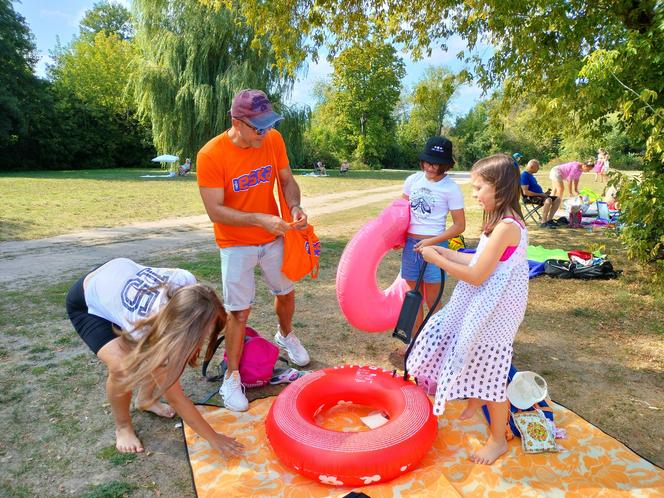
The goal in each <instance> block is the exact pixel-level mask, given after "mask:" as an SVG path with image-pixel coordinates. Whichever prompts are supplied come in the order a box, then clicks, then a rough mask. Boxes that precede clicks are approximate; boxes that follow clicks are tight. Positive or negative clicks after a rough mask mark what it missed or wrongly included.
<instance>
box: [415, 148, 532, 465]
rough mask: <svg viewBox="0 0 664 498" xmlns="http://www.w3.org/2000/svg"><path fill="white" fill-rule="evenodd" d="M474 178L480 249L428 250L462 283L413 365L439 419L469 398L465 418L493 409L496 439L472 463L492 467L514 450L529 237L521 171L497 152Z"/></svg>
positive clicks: (424, 335)
mask: <svg viewBox="0 0 664 498" xmlns="http://www.w3.org/2000/svg"><path fill="white" fill-rule="evenodd" d="M471 180H472V185H473V197H475V198H476V199H477V200H478V202H479V204H480V206H481V207H482V208H483V209H484V220H483V228H482V235H481V238H480V242H479V245H478V246H477V251H476V252H475V254H464V253H458V252H455V251H451V250H449V249H446V248H443V247H439V246H428V247H424V248H422V249H421V251H420V252H421V253H422V256H423V257H424V259H425V260H426V261H427V262H429V263H433V264H435V265H436V266H439V267H440V268H442V269H443V270H445V272H447V273H448V274H449V275H451V276H453V277H455V278H457V279H458V280H459V283H458V284H457V286H456V288H455V289H454V292H453V294H452V297H451V298H450V301H449V303H448V304H447V305H446V306H445V307H444V308H443V309H442V310H441V311H439V312H438V313H437V314H436V315H434V316H433V317H432V319H431V320H430V321H429V322H428V323H427V325H426V326H425V328H424V330H423V331H422V332H421V333H420V335H419V336H418V337H417V339H416V342H415V344H414V346H413V349H412V352H411V354H410V355H409V357H408V365H407V366H408V371H409V372H411V373H412V374H413V375H415V376H416V377H418V379H419V380H420V382H421V383H423V384H424V385H425V388H427V389H431V388H432V387H434V384H435V392H436V399H435V402H434V413H435V414H436V415H441V414H442V413H443V412H444V410H445V402H446V401H448V400H452V399H461V398H468V406H467V407H466V409H465V410H464V411H463V413H462V414H461V418H464V419H465V418H470V417H471V416H473V414H474V413H475V412H476V410H477V409H478V408H480V407H481V406H482V405H484V404H486V405H487V407H488V409H489V414H490V416H491V423H490V428H489V432H490V435H489V439H488V441H487V442H486V444H485V445H484V446H483V447H482V448H481V449H480V450H478V451H476V452H475V453H473V454H472V455H471V460H472V461H474V462H475V463H482V464H492V463H493V462H494V461H495V460H496V459H497V458H498V457H499V456H500V455H502V454H503V453H505V452H506V451H507V441H506V439H505V425H506V424H507V419H508V415H509V401H508V400H507V394H506V388H507V374H508V372H509V368H510V364H511V360H512V344H513V342H514V336H515V335H516V331H517V330H518V328H519V325H520V324H521V321H522V320H523V316H524V314H525V311H526V303H527V300H528V260H527V259H526V248H527V246H528V233H527V231H526V228H525V224H524V222H523V217H522V215H521V208H520V204H519V198H520V195H521V194H520V188H521V187H520V181H519V170H518V169H516V168H515V167H514V161H513V160H512V158H511V157H509V156H507V155H504V154H497V155H494V156H491V157H487V158H484V159H481V160H480V161H478V162H477V163H475V165H474V166H473V168H472V170H471Z"/></svg>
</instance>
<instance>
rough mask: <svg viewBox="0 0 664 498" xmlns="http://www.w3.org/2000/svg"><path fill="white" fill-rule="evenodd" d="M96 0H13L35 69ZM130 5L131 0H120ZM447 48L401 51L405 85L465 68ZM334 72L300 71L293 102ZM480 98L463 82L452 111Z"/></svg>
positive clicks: (40, 69) (42, 70)
mask: <svg viewBox="0 0 664 498" xmlns="http://www.w3.org/2000/svg"><path fill="white" fill-rule="evenodd" d="M95 3H96V0H60V1H54V0H22V2H19V1H16V0H14V1H13V5H14V9H15V10H16V11H18V12H19V13H20V14H21V15H23V17H25V19H26V22H27V23H28V25H29V26H30V30H31V31H32V33H33V35H34V37H35V43H36V45H37V51H38V54H39V56H40V57H41V58H40V61H39V63H38V64H37V68H36V72H37V74H38V75H40V76H45V74H46V64H47V63H48V62H49V60H50V59H49V51H51V50H53V48H54V47H55V45H56V41H57V39H58V37H59V39H60V42H61V43H62V44H63V45H65V44H67V43H69V42H70V41H71V40H72V38H73V37H74V36H76V35H77V34H78V23H79V22H80V20H81V19H82V18H83V15H84V14H85V12H86V11H87V10H89V9H91V8H92V6H93V5H94V4H95ZM119 3H122V4H123V5H125V6H126V7H127V8H130V0H119ZM447 44H448V50H447V51H443V50H441V49H440V48H435V49H434V50H433V52H432V54H431V56H430V57H427V58H425V59H422V60H420V61H417V62H415V61H413V60H411V59H410V58H408V57H407V55H406V54H402V57H403V58H404V62H405V63H406V77H405V78H404V80H403V84H404V86H406V87H407V88H412V87H413V86H414V85H415V83H417V81H418V80H419V79H420V78H421V77H422V75H423V73H424V70H425V69H426V68H427V67H428V66H431V65H436V66H438V65H445V66H447V67H449V68H450V69H451V70H453V71H458V70H460V69H462V67H463V66H462V64H461V63H460V62H459V61H458V60H457V59H456V54H457V53H458V52H459V51H460V50H463V49H464V48H465V44H464V43H463V41H462V40H461V39H459V38H456V37H455V38H452V39H450V40H448V43H447ZM331 72H332V67H331V65H330V63H329V62H328V61H327V60H325V59H324V58H321V60H320V61H319V62H318V63H316V64H313V63H310V64H309V65H308V70H307V71H306V73H305V74H303V75H300V76H299V77H298V80H297V81H296V83H295V86H294V88H293V93H292V96H291V101H292V102H293V103H300V104H308V105H313V104H314V99H313V95H312V94H311V90H312V88H313V86H314V84H315V83H316V81H318V80H321V79H324V78H326V77H327V76H329V75H330V74H331ZM480 98H481V90H480V89H479V88H478V87H477V86H476V85H465V86H463V87H462V88H461V89H460V90H459V91H458V93H457V95H456V96H455V97H454V100H453V102H452V103H451V105H450V111H451V113H452V115H454V116H457V115H464V114H466V113H467V112H468V110H470V108H471V107H472V106H473V105H474V104H475V103H476V102H477V101H478V100H479V99H480Z"/></svg>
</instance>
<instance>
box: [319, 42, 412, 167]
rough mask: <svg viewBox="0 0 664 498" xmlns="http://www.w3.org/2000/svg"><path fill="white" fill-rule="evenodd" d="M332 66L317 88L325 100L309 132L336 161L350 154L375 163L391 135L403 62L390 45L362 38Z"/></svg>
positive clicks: (342, 53)
mask: <svg viewBox="0 0 664 498" xmlns="http://www.w3.org/2000/svg"><path fill="white" fill-rule="evenodd" d="M332 65H333V67H334V72H333V74H332V81H331V83H330V84H329V85H328V86H326V87H325V88H324V89H322V91H321V94H322V95H321V97H322V98H323V102H322V105H321V106H319V107H318V108H317V110H316V112H315V113H314V119H313V124H312V132H311V133H310V136H311V137H312V138H313V137H316V138H315V139H314V140H316V141H317V142H318V144H319V146H322V148H327V149H328V150H331V151H333V152H334V153H335V154H336V155H337V156H338V157H337V159H339V160H343V159H347V158H350V157H352V158H353V159H354V160H356V161H358V162H362V163H364V164H373V165H379V164H380V163H381V162H382V161H383V159H384V157H385V154H386V151H387V145H388V143H389V142H390V139H389V137H390V136H394V120H393V117H392V112H393V110H394V108H395V105H396V103H397V102H398V100H399V94H400V91H401V78H403V76H404V71H405V70H404V64H403V61H402V60H401V58H400V57H398V55H397V54H396V51H395V50H394V48H393V47H392V46H390V45H388V44H385V43H383V42H381V41H366V42H364V43H362V44H357V45H353V46H351V47H349V48H347V49H345V50H343V51H342V52H341V53H339V55H338V56H337V57H336V58H335V59H333V60H332ZM333 135H337V136H336V137H335V138H334V139H331V137H332V136H333Z"/></svg>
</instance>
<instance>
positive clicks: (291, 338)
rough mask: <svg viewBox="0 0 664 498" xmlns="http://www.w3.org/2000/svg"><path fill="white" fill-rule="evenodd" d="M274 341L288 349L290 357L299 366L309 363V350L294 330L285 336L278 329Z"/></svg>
mask: <svg viewBox="0 0 664 498" xmlns="http://www.w3.org/2000/svg"><path fill="white" fill-rule="evenodd" d="M274 342H276V343H277V345H278V346H279V347H281V348H283V349H285V350H286V352H287V353H288V359H289V360H290V361H292V362H293V363H295V364H296V365H297V366H298V367H304V366H306V365H308V364H309V361H310V360H309V353H307V350H306V349H304V346H303V345H302V344H301V343H300V340H299V339H298V338H297V337H296V336H295V334H294V333H293V332H291V333H290V334H288V335H287V336H286V337H284V336H283V335H281V332H280V331H279V330H277V333H276V334H275V335H274Z"/></svg>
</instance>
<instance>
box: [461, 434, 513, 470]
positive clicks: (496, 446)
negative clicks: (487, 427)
mask: <svg viewBox="0 0 664 498" xmlns="http://www.w3.org/2000/svg"><path fill="white" fill-rule="evenodd" d="M507 448H508V446H507V441H505V440H504V439H503V440H502V441H495V440H494V439H493V437H489V440H488V441H487V442H486V444H485V445H484V446H482V447H481V448H480V449H479V450H477V451H476V452H475V453H473V454H472V455H471V456H470V459H471V461H473V462H475V463H480V464H483V465H491V464H492V463H493V462H495V461H496V460H497V459H498V457H499V456H500V455H502V454H504V453H505V452H507Z"/></svg>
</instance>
